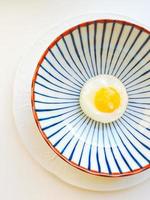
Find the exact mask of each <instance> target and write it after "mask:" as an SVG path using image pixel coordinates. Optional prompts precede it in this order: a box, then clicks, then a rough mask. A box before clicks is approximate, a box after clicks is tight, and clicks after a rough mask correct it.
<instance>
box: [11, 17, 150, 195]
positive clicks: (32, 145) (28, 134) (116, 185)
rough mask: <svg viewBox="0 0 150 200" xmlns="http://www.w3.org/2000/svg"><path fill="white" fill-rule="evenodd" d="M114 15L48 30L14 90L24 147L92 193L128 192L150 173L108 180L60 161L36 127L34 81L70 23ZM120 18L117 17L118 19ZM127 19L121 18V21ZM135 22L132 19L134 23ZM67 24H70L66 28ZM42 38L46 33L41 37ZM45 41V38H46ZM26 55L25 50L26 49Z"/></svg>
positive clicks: (33, 49) (23, 65)
mask: <svg viewBox="0 0 150 200" xmlns="http://www.w3.org/2000/svg"><path fill="white" fill-rule="evenodd" d="M111 16H112V15H108V14H106V15H104V14H100V13H97V14H88V15H84V16H80V17H77V18H76V19H71V20H69V21H68V22H67V23H62V25H61V26H59V27H56V28H53V29H50V30H47V31H45V34H44V35H43V37H42V38H39V40H38V41H36V42H35V43H34V45H32V46H30V47H28V48H27V49H26V53H24V54H25V56H22V57H21V58H20V64H19V67H18V70H17V72H16V76H15V77H14V80H15V83H14V91H13V114H14V119H15V123H16V127H17V130H18V134H19V136H20V137H21V140H22V142H23V144H24V145H25V146H26V148H27V150H28V151H29V152H30V154H31V156H32V157H33V158H34V159H35V160H36V161H37V162H38V163H39V164H40V165H41V166H42V167H43V168H44V169H46V170H47V171H49V172H50V173H52V174H54V175H56V176H57V177H58V178H60V179H61V180H63V181H65V182H66V183H68V184H71V185H73V186H76V187H79V188H82V189H88V190H92V191H114V190H120V189H126V188H129V187H132V186H135V185H137V184H139V183H141V182H143V181H145V180H147V179H149V177H150V170H146V171H144V172H142V173H139V174H135V175H134V176H129V177H128V176H127V177H120V178H118V179H116V178H113V177H112V178H111V179H110V178H107V177H101V176H93V175H91V174H88V173H84V172H82V171H80V170H77V169H75V168H74V167H72V166H70V165H68V164H67V163H66V162H64V161H63V160H62V159H60V158H59V157H58V156H57V155H56V154H55V153H54V152H53V151H52V150H51V149H50V148H49V146H48V145H47V144H46V143H45V141H44V140H43V138H42V137H41V134H39V131H38V129H37V126H36V125H35V122H34V120H33V115H32V110H31V101H30V97H31V93H30V87H31V81H32V76H33V73H34V69H35V66H36V63H37V62H38V58H39V57H40V55H41V54H42V52H43V51H44V49H45V48H46V46H47V44H48V43H50V42H51V41H52V40H53V39H54V38H55V37H56V36H57V35H58V34H59V33H61V32H62V31H63V30H64V28H65V29H67V28H68V27H70V24H77V23H80V22H81V21H83V20H84V21H85V20H92V19H93V18H94V19H95V18H96V17H97V18H99V17H109V18H111ZM115 17H116V19H117V16H115ZM121 18H122V19H126V18H124V17H121V16H119V19H121ZM130 21H131V20H130ZM66 24H67V25H66ZM41 35H42V34H41ZM43 38H44V39H43ZM23 51H24V52H25V50H23Z"/></svg>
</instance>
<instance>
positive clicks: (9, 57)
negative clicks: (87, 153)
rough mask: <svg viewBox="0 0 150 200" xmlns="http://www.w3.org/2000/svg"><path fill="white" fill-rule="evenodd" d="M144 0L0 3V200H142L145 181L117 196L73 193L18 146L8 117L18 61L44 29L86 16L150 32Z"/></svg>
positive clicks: (147, 189)
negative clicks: (120, 18)
mask: <svg viewBox="0 0 150 200" xmlns="http://www.w3.org/2000/svg"><path fill="white" fill-rule="evenodd" d="M149 8H150V1H149V0H138V1H137V0H132V1H131V0H74V1H73V0H49V1H48V0H24V1H23V0H22V1H21V0H20V1H19V0H9V1H8V0H0V105H1V106H0V199H1V200H47V199H54V200H57V199H61V200H68V199H71V200H74V199H82V200H84V199H86V200H88V199H92V200H96V199H98V200H101V199H102V200H110V199H111V200H130V199H132V200H141V199H143V200H144V199H148V196H150V180H147V181H145V182H144V183H142V184H140V185H137V186H135V187H133V188H130V189H128V190H123V191H116V192H91V191H86V190H81V189H78V188H75V187H72V186H70V185H68V184H66V183H64V182H62V181H60V180H59V179H58V178H56V177H55V176H53V175H51V174H50V173H48V172H46V171H45V170H44V169H43V168H42V167H40V166H39V165H38V164H37V163H36V162H35V161H34V160H33V159H32V157H31V156H30V154H29V153H28V152H27V150H26V148H25V147H24V146H23V144H22V142H21V140H20V138H19V136H18V134H17V131H16V127H15V125H14V120H13V116H12V86H13V81H14V75H15V71H16V69H17V66H18V62H19V59H20V57H21V56H22V55H23V54H24V53H25V51H26V50H27V49H28V48H30V46H31V45H32V44H33V43H34V42H35V41H36V40H37V39H38V38H39V37H40V36H41V35H42V34H43V33H44V32H45V30H46V29H47V28H50V27H52V26H54V25H55V24H58V23H61V22H62V21H64V20H65V19H69V18H72V17H75V16H77V15H81V14H84V13H87V12H99V11H101V12H106V13H118V14H121V15H125V16H129V17H131V18H133V19H136V20H138V21H140V22H141V23H143V24H145V25H147V26H150V11H149Z"/></svg>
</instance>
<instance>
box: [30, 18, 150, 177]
mask: <svg viewBox="0 0 150 200" xmlns="http://www.w3.org/2000/svg"><path fill="white" fill-rule="evenodd" d="M94 22H98V23H104V22H117V23H119V24H125V25H131V26H134V27H135V28H137V29H138V30H142V31H144V32H145V33H148V34H150V31H149V30H147V29H145V28H143V27H141V26H139V25H136V24H134V23H130V22H127V21H124V20H113V19H99V20H92V21H88V22H84V23H81V24H78V25H76V26H73V27H72V28H69V29H68V30H66V31H64V32H63V33H62V34H60V35H59V36H58V37H57V38H56V39H55V40H53V42H52V43H51V44H50V45H49V46H48V48H47V49H46V50H45V51H44V53H43V55H42V56H41V58H40V60H39V62H38V64H37V66H36V69H35V72H34V75H33V78H32V86H31V105H32V112H33V116H34V119H35V122H36V124H37V127H38V129H39V131H40V133H41V135H42V137H43V138H44V140H45V141H46V143H47V144H48V145H49V147H50V148H51V149H52V150H53V151H54V152H55V153H56V154H57V155H58V156H59V157H60V158H62V159H63V160H64V161H66V162H67V163H69V164H70V165H71V166H73V167H75V168H77V169H80V170H82V171H84V172H87V173H89V174H92V175H96V176H104V177H123V176H129V175H134V174H137V173H140V172H142V171H144V170H146V169H149V168H150V164H148V165H146V166H144V167H143V168H138V169H135V170H133V171H128V172H123V173H118V172H117V173H112V174H109V173H104V172H97V171H94V170H88V169H86V168H84V167H81V166H79V165H77V164H76V163H74V162H73V161H69V160H68V159H67V158H66V157H65V156H63V155H62V154H61V153H60V152H59V151H58V150H57V149H56V148H55V147H53V145H52V143H51V142H50V141H49V140H48V139H47V136H46V135H45V133H44V132H43V131H42V129H41V125H40V123H39V121H38V116H37V114H36V112H35V103H34V100H35V95H34V88H35V80H36V78H37V73H38V70H39V68H40V65H41V63H42V62H43V60H44V57H45V56H46V55H47V53H48V49H51V48H52V47H53V46H54V45H55V44H56V43H57V42H58V41H59V40H60V39H61V38H62V36H66V35H68V34H69V33H70V32H72V31H74V30H75V29H76V28H77V27H79V26H80V27H83V26H85V25H87V24H89V25H90V24H93V23H94Z"/></svg>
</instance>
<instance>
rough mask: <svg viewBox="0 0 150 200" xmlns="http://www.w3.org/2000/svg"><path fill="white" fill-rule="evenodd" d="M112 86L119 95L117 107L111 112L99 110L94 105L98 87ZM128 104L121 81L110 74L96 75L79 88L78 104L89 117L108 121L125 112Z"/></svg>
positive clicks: (103, 121)
mask: <svg viewBox="0 0 150 200" xmlns="http://www.w3.org/2000/svg"><path fill="white" fill-rule="evenodd" d="M104 87H113V88H114V89H115V90H116V91H117V92H118V93H119V95H120V98H121V103H120V106H119V108H117V109H116V110H114V111H113V112H111V113H106V112H101V111H99V110H98V109H97V108H96V107H95V103H94V98H95V94H96V92H97V91H98V90H99V89H100V88H104ZM127 104H128V95H127V92H126V88H125V87H124V85H123V84H122V82H121V81H120V80H119V79H118V78H116V77H114V76H111V75H98V76H95V77H92V78H91V79H89V80H88V81H87V82H86V83H85V84H84V86H83V88H82V89H81V93H80V106H81V108H82V110H83V112H84V113H85V114H86V115H87V116H88V117H90V118H91V119H93V120H95V121H98V122H102V123H109V122H112V121H115V120H117V119H119V118H120V117H121V116H122V115H123V113H124V112H125V110H126V108H127Z"/></svg>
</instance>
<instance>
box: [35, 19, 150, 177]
mask: <svg viewBox="0 0 150 200" xmlns="http://www.w3.org/2000/svg"><path fill="white" fill-rule="evenodd" d="M99 74H108V75H113V76H115V77H117V78H118V79H119V80H120V81H121V82H122V83H123V85H124V86H125V88H126V90H127V93H128V98H129V100H128V107H127V109H126V111H125V113H124V114H123V116H122V117H121V118H120V119H118V120H116V121H115V122H111V123H107V124H103V123H100V122H96V121H94V120H92V119H90V118H88V117H87V116H86V115H85V114H84V113H83V111H82V110H81V108H80V104H79V98H80V91H81V89H82V87H83V85H84V83H85V82H86V81H87V80H89V79H90V78H91V77H94V76H97V75H99ZM32 107H33V113H34V117H35V121H36V123H37V125H38V128H39V130H40V132H41V134H42V136H43V137H44V139H45V141H46V142H47V143H48V144H49V145H50V147H51V148H52V149H53V150H54V151H55V152H56V153H57V154H58V155H59V156H60V157H61V158H63V159H64V160H65V161H67V162H68V163H69V164H71V165H73V166H75V167H77V168H79V169H81V170H84V171H86V172H89V173H92V174H95V175H104V176H122V175H131V174H134V173H137V172H140V171H143V170H144V169H147V168H149V167H150V136H149V134H150V32H149V31H148V30H146V29H144V28H142V27H139V26H137V25H135V24H131V23H129V22H125V21H119V20H108V19H105V20H96V21H91V22H86V23H83V24H79V25H77V26H75V27H73V28H71V29H69V30H67V31H65V32H64V33H62V34H61V35H60V36H59V37H58V38H56V39H55V41H53V42H52V43H51V44H50V46H49V47H48V48H47V49H46V51H45V52H44V54H43V56H42V57H41V59H40V61H39V63H38V66H37V68H36V71H35V74H34V77H33V81H32Z"/></svg>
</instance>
